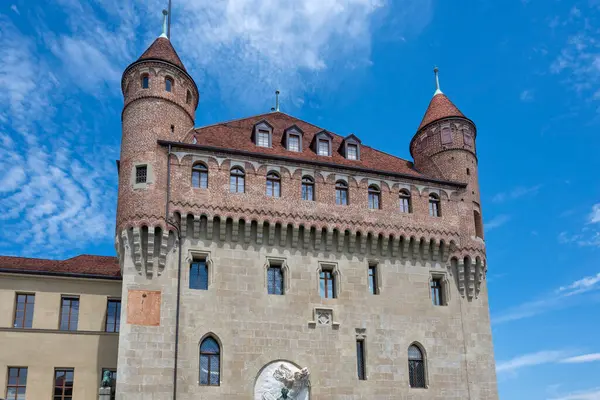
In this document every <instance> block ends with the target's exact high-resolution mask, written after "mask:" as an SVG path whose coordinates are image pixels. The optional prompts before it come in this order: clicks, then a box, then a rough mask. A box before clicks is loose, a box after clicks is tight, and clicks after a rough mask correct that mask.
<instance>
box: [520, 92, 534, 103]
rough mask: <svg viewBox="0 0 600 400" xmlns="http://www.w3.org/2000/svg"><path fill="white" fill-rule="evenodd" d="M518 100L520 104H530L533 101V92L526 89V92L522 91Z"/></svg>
mask: <svg viewBox="0 0 600 400" xmlns="http://www.w3.org/2000/svg"><path fill="white" fill-rule="evenodd" d="M519 98H520V99H521V101H522V102H525V103H527V102H530V101H533V90H530V89H527V90H523V91H522V92H521V94H520V95H519Z"/></svg>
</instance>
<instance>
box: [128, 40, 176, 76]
mask: <svg viewBox="0 0 600 400" xmlns="http://www.w3.org/2000/svg"><path fill="white" fill-rule="evenodd" d="M142 60H161V61H166V62H168V63H171V64H173V65H175V66H177V67H179V68H181V69H182V70H184V71H186V72H187V70H186V69H185V67H184V66H183V63H182V62H181V59H180V58H179V56H178V55H177V52H176V51H175V48H173V45H172V44H171V41H170V40H169V39H167V38H166V37H164V36H160V37H158V38H157V39H156V40H155V41H154V43H152V44H151V45H150V47H148V50H146V51H145V52H144V54H142V55H141V56H140V58H138V61H142Z"/></svg>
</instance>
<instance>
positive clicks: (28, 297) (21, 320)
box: [13, 293, 35, 328]
mask: <svg viewBox="0 0 600 400" xmlns="http://www.w3.org/2000/svg"><path fill="white" fill-rule="evenodd" d="M34 305H35V295H34V294H21V293H17V298H16V301H15V320H14V323H13V327H14V328H31V326H32V325H33V307H34Z"/></svg>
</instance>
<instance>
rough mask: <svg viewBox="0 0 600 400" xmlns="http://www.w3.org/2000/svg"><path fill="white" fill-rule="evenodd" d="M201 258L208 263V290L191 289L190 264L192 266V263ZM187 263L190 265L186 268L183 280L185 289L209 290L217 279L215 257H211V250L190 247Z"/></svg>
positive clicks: (200, 291) (195, 290)
mask: <svg viewBox="0 0 600 400" xmlns="http://www.w3.org/2000/svg"><path fill="white" fill-rule="evenodd" d="M200 259H204V262H205V263H206V268H207V269H208V286H207V288H206V290H197V289H190V268H189V266H191V265H192V263H193V262H195V261H196V260H200ZM185 264H186V265H187V266H188V268H186V271H187V272H186V273H185V274H184V277H183V282H182V283H184V284H185V285H184V287H185V289H186V290H188V291H190V292H193V293H203V292H209V291H210V288H211V286H212V285H213V283H214V281H215V266H214V262H213V259H212V257H211V252H210V251H205V250H195V249H189V250H188V254H187V257H186V258H185Z"/></svg>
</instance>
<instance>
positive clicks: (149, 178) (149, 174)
mask: <svg viewBox="0 0 600 400" xmlns="http://www.w3.org/2000/svg"><path fill="white" fill-rule="evenodd" d="M143 166H145V167H146V182H141V183H136V180H135V176H136V171H137V168H138V167H143ZM131 182H132V185H133V188H134V189H147V188H148V185H150V184H152V183H154V169H153V168H152V164H150V163H149V162H147V161H140V162H135V163H133V166H132V168H131Z"/></svg>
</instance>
